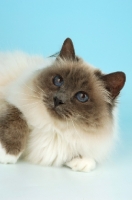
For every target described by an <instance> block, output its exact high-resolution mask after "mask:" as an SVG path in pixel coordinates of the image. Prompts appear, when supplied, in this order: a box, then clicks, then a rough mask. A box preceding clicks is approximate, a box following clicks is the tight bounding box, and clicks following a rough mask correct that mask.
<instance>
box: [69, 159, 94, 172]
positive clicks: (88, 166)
mask: <svg viewBox="0 0 132 200" xmlns="http://www.w3.org/2000/svg"><path fill="white" fill-rule="evenodd" d="M65 165H66V166H68V167H70V168H71V169H72V170H74V171H80V172H90V171H92V170H94V169H95V167H96V162H95V160H94V159H92V158H84V157H82V158H81V157H77V158H73V159H72V160H71V161H69V162H67V163H66V164H65Z"/></svg>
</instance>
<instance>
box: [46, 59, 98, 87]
mask: <svg viewBox="0 0 132 200" xmlns="http://www.w3.org/2000/svg"><path fill="white" fill-rule="evenodd" d="M97 71H99V70H97V69H95V68H93V67H91V66H89V65H88V64H86V63H84V62H82V61H79V62H72V61H63V60H61V61H59V62H57V63H55V65H53V66H52V67H51V69H50V70H49V73H51V74H53V75H55V74H59V75H61V76H62V78H64V79H66V80H67V82H69V81H70V83H72V84H77V85H82V86H83V85H87V84H88V83H90V82H91V81H92V82H93V79H96V74H97ZM98 73H100V72H98Z"/></svg>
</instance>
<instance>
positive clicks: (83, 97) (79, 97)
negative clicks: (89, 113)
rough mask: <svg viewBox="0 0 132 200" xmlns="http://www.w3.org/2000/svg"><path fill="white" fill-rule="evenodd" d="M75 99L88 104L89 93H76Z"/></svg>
mask: <svg viewBox="0 0 132 200" xmlns="http://www.w3.org/2000/svg"><path fill="white" fill-rule="evenodd" d="M75 97H76V98H77V100H78V101H80V102H82V103H85V102H87V101H88V99H89V97H88V95H87V93H85V92H82V91H80V92H78V93H76V95H75Z"/></svg>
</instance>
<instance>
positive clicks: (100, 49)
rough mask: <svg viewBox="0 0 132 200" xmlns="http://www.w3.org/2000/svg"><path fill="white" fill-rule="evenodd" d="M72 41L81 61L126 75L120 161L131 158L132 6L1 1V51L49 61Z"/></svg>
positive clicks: (120, 0) (129, 1) (81, 0)
mask: <svg viewBox="0 0 132 200" xmlns="http://www.w3.org/2000/svg"><path fill="white" fill-rule="evenodd" d="M67 37H70V38H71V39H72V40H73V43H74V46H75V50H76V54H77V55H79V56H81V57H83V59H84V60H85V61H87V62H89V63H91V64H92V65H94V66H96V67H98V68H100V69H101V70H103V72H105V73H109V72H114V71H118V70H119V71H124V72H125V73H126V77H127V81H126V85H125V87H124V89H123V90H122V92H121V95H120V100H119V102H120V104H119V110H120V112H119V113H120V114H119V116H120V129H121V140H122V144H123V145H122V147H121V152H122V155H121V156H122V158H123V157H126V156H127V155H129V156H130V157H132V81H131V80H132V0H111V1H110V0H109V1H108V0H98V1H97V0H92V1H91V0H76V1H75V0H65V1H62V0H52V1H51V0H22V1H18V0H8V1H7V0H3V1H2V0H0V51H12V50H22V51H26V52H27V53H30V54H42V55H44V56H49V55H51V54H53V53H55V52H57V51H59V50H60V48H61V45H62V43H63V41H64V40H65V39H66V38H67ZM122 162H124V161H123V160H122ZM128 162H129V161H128ZM130 162H131V160H130ZM131 184H132V181H131Z"/></svg>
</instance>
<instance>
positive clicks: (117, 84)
mask: <svg viewBox="0 0 132 200" xmlns="http://www.w3.org/2000/svg"><path fill="white" fill-rule="evenodd" d="M101 78H102V80H103V81H104V82H105V86H106V89H107V90H108V91H109V92H110V94H111V96H112V98H113V99H115V98H116V97H117V96H118V95H119V93H120V90H121V89H122V88H123V86H124V84H125V81H126V75H125V74H124V72H114V73H111V74H107V75H104V76H102V77H101Z"/></svg>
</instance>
